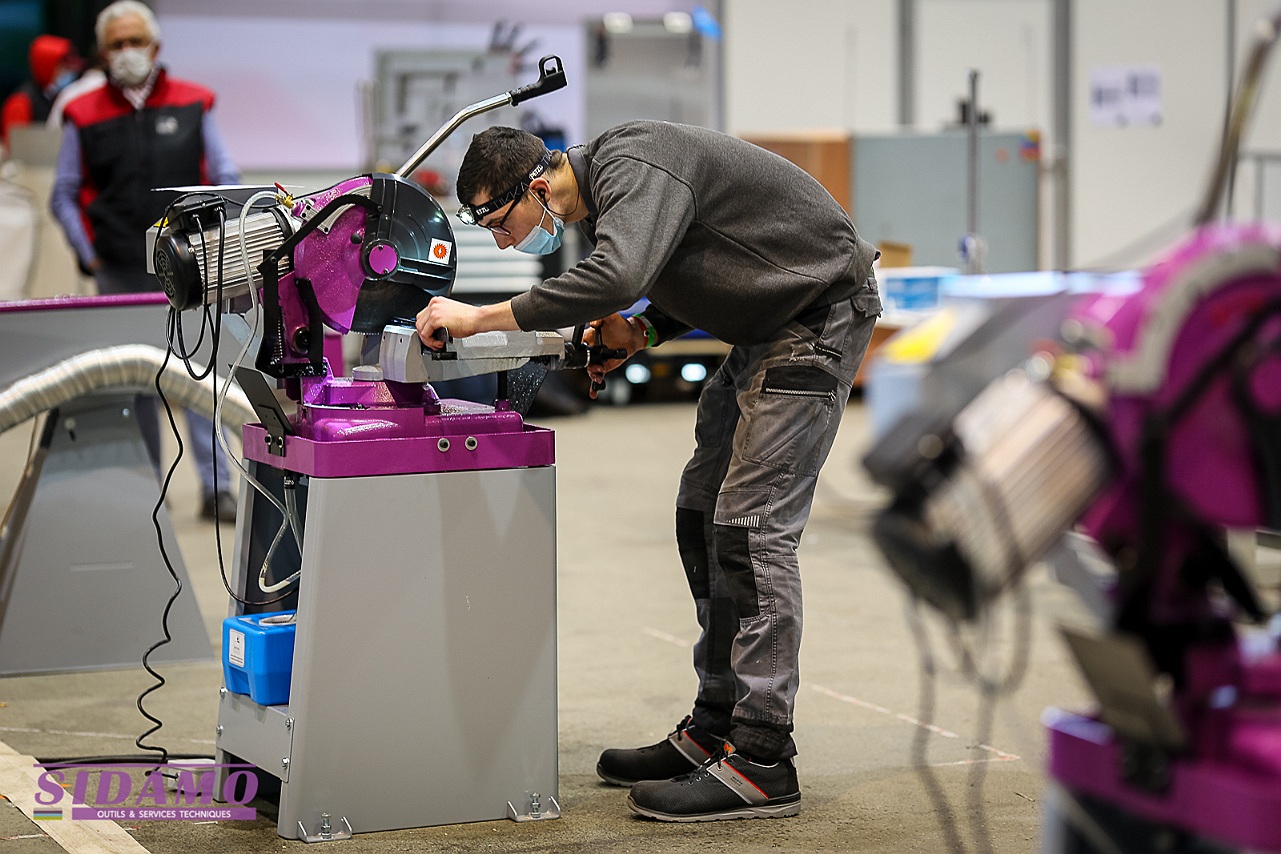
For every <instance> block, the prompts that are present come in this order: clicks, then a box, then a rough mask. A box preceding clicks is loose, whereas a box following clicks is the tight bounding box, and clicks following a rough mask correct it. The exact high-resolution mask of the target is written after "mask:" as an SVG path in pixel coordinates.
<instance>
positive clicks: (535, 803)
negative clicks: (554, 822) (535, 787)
mask: <svg viewBox="0 0 1281 854" xmlns="http://www.w3.org/2000/svg"><path fill="white" fill-rule="evenodd" d="M528 794H529V800H528V802H527V803H526V804H525V808H526V809H525V812H523V813H522V812H517V810H516V807H515V806H514V805H513V804H512V802H511V801H508V802H507V817H508V818H510V819H511V820H512V821H546V820H547V819H551V818H560V804H559V803H557V802H556V798H555V797H553V796H551V795H548V796H547V803H544V802H543V799H542V798H541V797H539V795H538V793H537V792H529V793H528Z"/></svg>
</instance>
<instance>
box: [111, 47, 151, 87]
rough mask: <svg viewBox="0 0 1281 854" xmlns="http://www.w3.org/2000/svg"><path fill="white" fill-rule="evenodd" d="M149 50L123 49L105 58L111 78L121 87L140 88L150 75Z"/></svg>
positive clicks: (141, 48) (139, 48) (137, 48)
mask: <svg viewBox="0 0 1281 854" xmlns="http://www.w3.org/2000/svg"><path fill="white" fill-rule="evenodd" d="M151 66H152V59H151V48H146V47H125V48H121V49H120V50H114V51H112V52H111V53H110V54H109V55H108V56H107V67H108V69H109V70H110V71H111V77H112V79H113V80H115V81H116V82H117V83H119V84H120V85H122V86H140V85H142V83H143V82H145V81H146V79H147V77H148V76H149V75H150V74H151Z"/></svg>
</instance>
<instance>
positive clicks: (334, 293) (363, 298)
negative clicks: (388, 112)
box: [148, 56, 585, 437]
mask: <svg viewBox="0 0 1281 854" xmlns="http://www.w3.org/2000/svg"><path fill="white" fill-rule="evenodd" d="M538 65H539V78H538V80H537V81H536V82H535V83H532V84H530V85H528V86H522V87H519V88H516V89H513V90H511V91H509V92H505V93H503V94H501V95H497V96H494V97H492V98H489V99H487V100H485V101H481V102H478V103H476V104H472V105H470V106H468V107H465V108H463V109H462V110H460V111H459V112H458V113H457V114H456V115H455V116H454V117H453V118H452V119H451V120H450V121H449V122H448V123H447V124H446V125H445V126H444V127H442V128H441V129H440V130H439V131H437V132H436V133H435V134H433V135H432V137H431V138H430V139H429V140H428V141H427V142H426V143H424V144H423V146H422V147H421V148H420V149H419V150H418V151H416V152H415V153H414V154H413V156H411V157H410V158H409V160H408V161H406V162H405V164H404V165H402V166H401V167H400V168H399V169H397V170H396V171H395V172H392V173H372V174H367V175H359V176H355V177H352V178H349V179H347V180H345V181H342V182H340V183H338V184H335V185H334V186H332V187H328V188H326V189H323V190H319V191H316V192H311V193H307V194H303V195H298V196H293V195H290V193H289V192H287V191H286V190H284V188H282V187H280V185H276V189H275V190H274V191H273V190H269V189H268V190H265V191H263V192H258V193H254V194H253V195H252V196H250V195H248V192H246V191H243V190H242V191H240V192H239V197H238V198H236V197H235V193H234V192H233V191H227V192H225V193H219V192H218V191H217V189H216V188H213V189H211V190H210V191H200V192H194V193H189V194H187V195H184V196H181V197H179V198H178V199H177V200H176V201H175V202H174V203H173V205H172V206H171V207H170V209H169V210H168V212H167V214H166V217H165V219H164V220H162V221H161V223H160V224H159V225H157V226H156V227H154V228H153V229H151V231H150V232H149V233H148V242H149V259H150V263H151V266H152V269H153V271H154V272H155V274H156V276H157V277H158V278H159V280H160V282H161V284H162V285H163V287H164V291H165V293H166V295H167V296H168V297H169V300H170V303H171V304H172V305H173V306H174V307H175V308H177V309H179V310H186V309H195V308H197V307H200V306H213V305H217V306H220V307H221V309H222V310H223V311H224V312H226V313H231V314H244V313H248V312H251V311H253V310H254V304H255V302H257V303H260V305H261V321H262V323H261V329H260V331H259V332H258V333H257V336H258V339H257V341H256V345H257V349H256V358H255V362H254V367H255V368H256V369H257V370H258V371H259V372H261V373H262V374H265V375H266V376H268V377H272V378H274V379H275V380H277V381H283V385H284V388H285V390H286V393H287V394H288V396H289V397H290V398H292V399H294V400H297V401H299V403H300V405H301V406H300V414H299V415H298V416H297V418H296V421H295V424H294V426H295V428H296V429H297V432H298V433H299V434H301V435H306V433H307V432H308V431H307V425H308V424H315V423H317V421H318V419H323V418H324V417H325V413H322V412H319V411H313V412H310V413H306V412H302V411H301V409H302V407H308V406H325V407H332V406H342V407H346V408H347V409H349V410H361V411H372V410H385V409H387V408H404V407H410V408H422V407H426V408H427V410H428V414H431V410H432V408H433V407H434V405H435V397H434V394H433V393H431V392H430V389H422V388H417V389H414V388H389V386H392V385H396V384H409V385H419V386H421V384H423V383H428V382H432V381H440V380H446V379H456V378H459V377H466V376H474V375H479V374H487V373H495V372H506V371H512V370H517V369H519V368H521V367H522V366H524V365H525V364H527V363H529V362H530V361H531V360H532V361H534V362H535V363H536V364H535V367H534V368H531V369H530V370H529V371H528V373H530V374H531V376H536V378H537V381H538V382H539V383H541V378H542V376H543V375H544V374H545V373H546V370H550V369H554V368H559V367H568V366H570V364H573V363H576V360H575V359H569V358H567V357H566V354H567V352H568V350H567V347H566V345H565V344H564V340H563V338H561V337H560V336H559V335H555V333H537V332H529V333H524V332H510V333H499V334H498V335H497V336H492V335H491V336H489V337H484V338H480V339H478V340H477V341H475V342H465V343H464V342H462V341H456V342H451V343H450V345H448V346H447V347H446V348H444V349H443V350H441V351H433V350H430V349H428V348H424V347H422V346H421V342H417V343H415V342H416V335H412V334H411V333H413V323H414V320H413V319H414V318H415V317H416V315H417V314H418V313H419V312H420V311H422V310H423V309H424V308H425V307H426V306H427V304H428V303H429V302H430V301H431V300H432V299H433V298H434V297H446V296H449V295H450V293H451V291H452V289H453V285H454V280H455V276H456V273H457V244H456V242H455V240H454V233H453V228H452V226H451V223H450V219H449V217H448V216H447V215H446V214H445V212H444V211H443V210H442V208H441V205H440V204H439V203H438V202H437V200H436V199H435V198H433V197H432V196H431V195H430V194H429V193H428V192H426V191H425V190H424V189H423V188H422V187H420V186H419V185H418V184H417V183H415V182H414V181H413V180H411V178H410V176H411V175H412V174H413V172H414V171H415V170H416V169H417V168H418V166H419V165H420V164H421V163H422V161H423V160H424V159H426V158H427V156H428V155H430V154H431V153H432V152H433V151H434V150H435V149H436V148H437V147H438V146H439V145H440V144H441V142H442V141H444V139H445V138H446V137H447V136H448V135H449V134H450V133H452V132H453V131H454V130H455V129H456V128H457V127H458V126H459V125H460V124H462V123H463V122H464V121H465V120H467V119H469V118H471V117H473V116H476V115H479V114H481V113H484V112H487V111H489V110H493V109H496V108H498V107H502V106H514V105H517V104H520V103H523V102H524V101H527V100H529V99H530V98H534V97H538V96H540V95H544V94H546V93H548V92H553V91H556V90H558V89H560V88H563V87H564V86H565V82H566V81H565V72H564V68H563V66H562V63H561V60H560V58H559V57H556V56H546V57H543V58H542V59H541V60H540V61H539V63H538ZM259 294H260V298H259V299H258V300H255V299H254V297H255V296H258V295H259ZM325 329H329V330H333V331H334V332H337V333H339V334H346V333H348V332H356V333H361V334H363V335H365V336H367V337H366V341H367V342H370V341H372V342H376V344H377V345H378V346H377V347H375V348H373V349H371V347H370V346H369V344H368V343H367V344H366V346H365V347H364V348H363V350H362V362H364V364H362V365H360V366H358V368H357V370H355V371H353V376H352V377H350V378H345V377H335V376H333V374H332V373H331V368H330V366H329V365H328V363H327V362H326V360H325V359H324V330H325ZM549 335H551V336H553V337H554V338H555V341H554V342H553V341H552V339H551V338H549V337H548V336H549ZM411 339H413V340H411ZM553 343H555V345H556V346H555V347H554V348H553V346H552V344H553ZM553 350H554V352H553ZM584 364H585V363H584ZM504 379H505V378H504ZM506 386H507V384H506V382H505V381H502V382H500V391H503V390H505V388H506ZM530 386H531V384H530V383H528V382H527V383H524V384H522V388H525V389H529V388H530ZM536 390H537V389H536V386H535V387H534V388H533V391H536ZM525 397H527V398H528V400H525V399H523V398H522V400H521V401H519V402H518V405H517V402H512V401H506V400H499V401H496V402H495V403H496V407H498V408H502V409H506V410H514V411H518V412H522V413H523V410H524V409H525V408H526V407H527V406H528V403H529V402H530V401H532V397H533V393H532V392H530V393H528V394H526V395H525ZM385 414H386V413H385V412H382V413H380V414H379V415H378V417H381V416H383V415H385ZM343 417H344V418H345V419H347V420H351V419H352V418H356V417H358V415H357V414H356V413H354V412H352V411H348V412H345V413H343ZM371 417H373V416H371ZM264 420H270V419H264ZM375 420H377V418H375ZM368 435H369V436H370V437H372V436H375V435H377V431H376V430H374V431H372V432H371V433H370V434H368ZM397 435H403V433H397Z"/></svg>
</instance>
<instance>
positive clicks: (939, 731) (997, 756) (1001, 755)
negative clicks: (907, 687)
mask: <svg viewBox="0 0 1281 854" xmlns="http://www.w3.org/2000/svg"><path fill="white" fill-rule="evenodd" d="M810 687H811V688H813V689H814V690H815V691H817V692H819V693H820V694H822V695H823V696H825V697H831V698H832V699H833V700H840V701H841V702H842V703H849V704H850V705H852V706H858V707H859V708H861V709H868V710H869V711H873V712H877V713H879V714H882V715H889V716H890V717H892V718H895V719H897V720H900V721H903V722H904V723H909V724H911V725H912V726H915V727H920V728H921V729H925V730H929V731H930V732H932V733H934V734H936V735H941V736H943V737H944V738H960V736H959V735H957V734H956V733H954V732H952V731H951V730H946V729H943V728H942V727H939V726H935V725H934V724H927V723H925V722H924V721H920V720H917V719H916V718H914V717H912V716H911V715H905V714H903V713H902V712H896V711H893V710H892V709H887V708H885V707H884V706H878V705H877V704H876V703H869V702H868V701H867V700H860V699H859V698H858V697H851V696H850V695H849V694H842V693H840V692H839V691H833V690H832V689H831V688H826V687H824V686H822V685H811V686H810ZM974 747H976V748H977V749H979V750H985V751H987V752H988V753H991V754H993V757H992V758H989V759H965V760H962V761H960V762H943V763H939V764H938V765H932V766H931V767H941V766H943V765H973V764H975V763H978V762H1012V761H1014V760H1017V759H1021V758H1022V757H1020V756H1017V755H1015V754H1013V753H1006V752H1005V751H1004V750H998V749H996V748H995V747H992V746H991V745H990V744H976V745H974Z"/></svg>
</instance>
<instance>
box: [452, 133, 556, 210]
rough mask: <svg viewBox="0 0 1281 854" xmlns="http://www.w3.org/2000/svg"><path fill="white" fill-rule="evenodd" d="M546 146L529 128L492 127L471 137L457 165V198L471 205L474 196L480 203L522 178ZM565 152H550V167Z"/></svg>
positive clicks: (553, 165)
mask: <svg viewBox="0 0 1281 854" xmlns="http://www.w3.org/2000/svg"><path fill="white" fill-rule="evenodd" d="M546 150H547V148H546V147H545V146H544V145H543V141H542V140H541V139H539V138H538V137H536V136H534V135H533V134H532V133H530V132H529V131H523V130H519V129H518V128H508V127H492V128H489V129H487V130H483V131H481V132H480V133H478V134H476V135H475V136H473V137H472V138H471V145H470V146H468V148H467V153H466V154H465V155H463V162H462V165H461V166H460V167H459V168H458V182H457V184H456V185H455V187H454V189H455V191H456V192H457V193H458V201H460V202H462V203H463V204H464V205H470V204H471V203H472V201H473V200H475V199H476V197H477V196H482V195H483V196H484V197H485V198H483V199H481V201H482V202H485V201H488V200H489V199H490V197H492V196H494V195H496V194H498V193H501V192H503V191H505V190H506V189H507V188H508V187H511V186H514V185H515V184H517V183H518V182H520V181H523V180H525V179H526V178H527V177H528V175H529V171H530V170H531V169H533V168H534V166H535V165H537V163H538V161H539V160H540V159H541V158H542V156H543V152H544V151H546ZM564 156H565V155H564V154H563V153H561V152H559V151H553V152H552V161H551V167H552V168H553V169H554V168H556V167H557V166H559V165H560V161H561V159H562V158H564Z"/></svg>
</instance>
